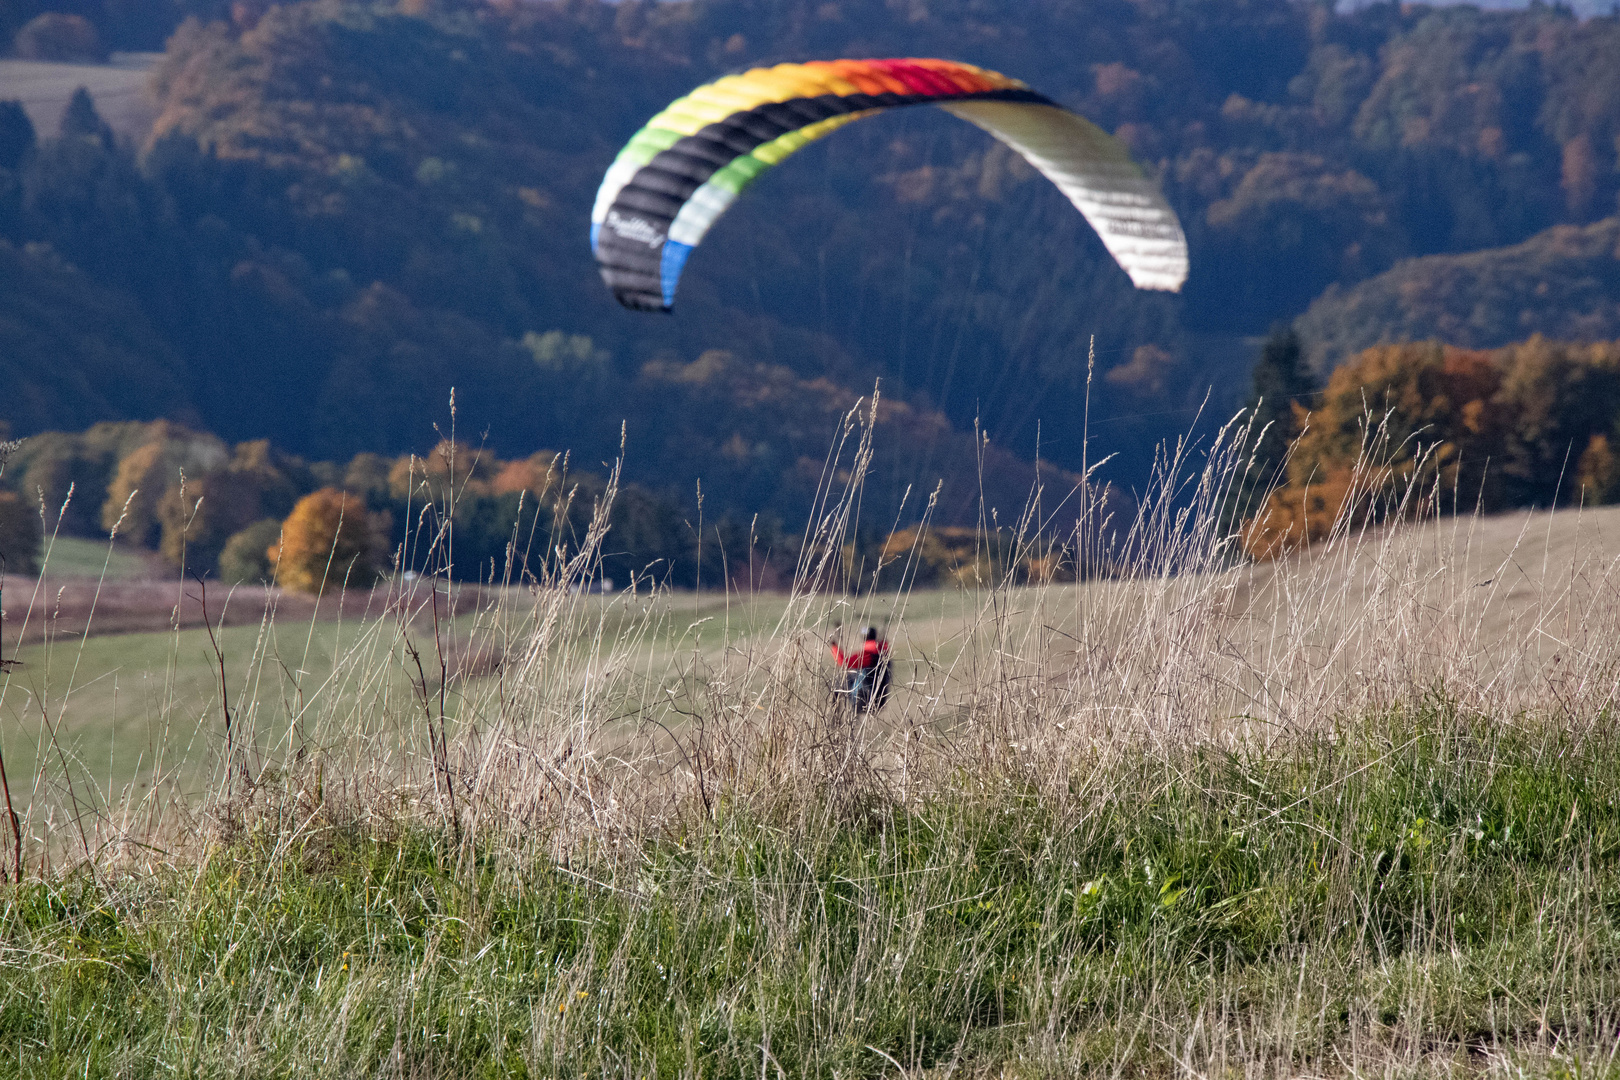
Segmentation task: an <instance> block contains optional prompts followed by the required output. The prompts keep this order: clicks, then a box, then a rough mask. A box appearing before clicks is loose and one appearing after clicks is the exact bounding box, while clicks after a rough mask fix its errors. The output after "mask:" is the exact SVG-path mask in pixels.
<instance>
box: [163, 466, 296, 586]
mask: <svg viewBox="0 0 1620 1080" xmlns="http://www.w3.org/2000/svg"><path fill="white" fill-rule="evenodd" d="M302 471H303V463H302V462H301V461H299V460H298V459H296V458H289V457H287V456H285V455H282V454H278V453H276V452H275V451H274V450H273V449H271V447H270V444H269V442H268V441H265V440H262V439H261V440H256V441H254V442H245V443H242V444H240V445H239V446H237V447H236V451H235V454H234V455H233V456H232V458H231V460H230V461H229V462H227V463H226V464H225V466H224V467H223V468H220V469H215V470H213V471H210V472H206V473H203V474H201V475H199V476H196V477H193V478H191V479H189V480H188V482H187V484H186V486H185V489H184V491H182V490H181V488H180V486H179V485H174V486H172V487H170V488H169V490H168V491H167V492H166V493H165V494H164V496H163V498H162V499H161V500H160V502H159V503H158V519H159V521H160V522H161V523H162V528H163V537H162V541H161V543H160V546H159V550H160V551H162V552H163V556H164V558H166V559H168V561H169V562H170V563H172V564H173V565H175V566H182V565H185V566H189V567H191V568H193V569H195V570H198V571H208V570H212V569H213V568H214V566H215V564H216V561H217V560H218V559H219V557H220V553H221V552H222V551H223V550H224V548H225V544H226V542H227V541H228V540H229V539H230V538H231V537H232V536H234V535H235V534H236V533H238V532H240V531H242V530H243V529H245V528H247V527H248V526H249V525H251V524H253V523H254V522H256V521H260V520H262V519H264V518H275V519H276V520H278V521H279V520H280V519H281V518H282V517H284V516H285V515H286V514H287V513H288V512H289V511H291V510H292V508H293V503H294V502H295V501H296V500H297V498H298V494H299V491H298V485H297V484H296V482H295V480H294V478H293V477H292V476H290V475H289V473H299V472H302ZM311 486H313V485H311ZM304 490H308V488H305V489H304ZM262 546H263V545H261V547H262ZM260 554H261V555H262V554H263V552H262V551H261V553H260Z"/></svg>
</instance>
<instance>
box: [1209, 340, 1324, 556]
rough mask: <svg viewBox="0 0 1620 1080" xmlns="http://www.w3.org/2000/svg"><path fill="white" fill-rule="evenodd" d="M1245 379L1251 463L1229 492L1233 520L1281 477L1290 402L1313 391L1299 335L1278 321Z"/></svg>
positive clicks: (1304, 401)
mask: <svg viewBox="0 0 1620 1080" xmlns="http://www.w3.org/2000/svg"><path fill="white" fill-rule="evenodd" d="M1251 380H1252V382H1251V385H1252V389H1251V390H1250V392H1249V400H1248V403H1247V407H1248V408H1249V410H1250V411H1251V412H1252V414H1253V416H1254V428H1253V431H1254V442H1253V448H1254V464H1253V465H1252V466H1251V467H1250V468H1249V470H1248V472H1247V473H1246V474H1245V475H1244V477H1243V479H1242V482H1241V483H1239V484H1238V485H1237V486H1236V488H1235V490H1234V492H1233V495H1234V498H1233V500H1232V508H1231V513H1230V514H1229V515H1228V516H1229V518H1231V519H1232V521H1233V523H1234V524H1236V523H1237V522H1239V521H1242V520H1246V519H1248V518H1250V517H1252V516H1254V514H1255V512H1256V511H1258V510H1259V508H1260V503H1261V501H1263V500H1264V498H1265V494H1266V491H1267V490H1268V489H1269V488H1270V487H1272V485H1273V484H1274V483H1276V482H1280V481H1281V471H1282V467H1283V463H1284V461H1285V460H1286V459H1287V456H1288V448H1289V446H1290V445H1291V444H1292V443H1293V441H1294V439H1295V438H1297V437H1298V436H1299V427H1298V424H1297V422H1296V421H1295V418H1294V406H1295V405H1296V404H1297V405H1300V406H1303V407H1309V406H1310V403H1311V396H1312V395H1313V394H1314V393H1315V392H1316V391H1317V390H1318V389H1319V387H1318V384H1317V381H1316V378H1315V377H1314V375H1313V374H1312V372H1311V370H1310V368H1309V367H1307V366H1306V363H1305V350H1304V349H1303V348H1302V347H1301V346H1300V341H1299V335H1298V334H1296V333H1295V332H1294V329H1293V327H1291V326H1288V325H1286V324H1283V323H1278V324H1277V325H1275V326H1273V327H1272V328H1271V333H1270V334H1268V335H1267V336H1266V341H1265V344H1264V345H1262V346H1261V348H1260V358H1259V359H1258V360H1257V361H1256V362H1255V365H1254V372H1253V374H1252V376H1251Z"/></svg>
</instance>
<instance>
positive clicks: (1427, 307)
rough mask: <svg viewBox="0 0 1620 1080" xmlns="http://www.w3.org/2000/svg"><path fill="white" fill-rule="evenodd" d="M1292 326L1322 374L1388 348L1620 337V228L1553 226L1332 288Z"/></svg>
mask: <svg viewBox="0 0 1620 1080" xmlns="http://www.w3.org/2000/svg"><path fill="white" fill-rule="evenodd" d="M1295 325H1296V327H1297V328H1298V330H1299V333H1300V336H1301V337H1303V338H1304V339H1305V340H1306V341H1307V342H1309V343H1310V345H1309V351H1310V353H1311V359H1312V362H1313V363H1314V365H1315V366H1316V367H1317V368H1318V370H1322V371H1326V370H1328V369H1331V368H1332V367H1334V366H1335V365H1337V364H1339V363H1341V362H1343V361H1344V360H1346V359H1347V358H1349V357H1351V356H1353V355H1355V354H1356V353H1358V352H1360V351H1361V350H1362V349H1365V348H1367V347H1369V346H1371V345H1379V344H1384V343H1386V342H1400V341H1424V340H1430V339H1433V340H1438V341H1445V342H1448V343H1450V344H1454V345H1461V346H1465V347H1468V348H1475V349H1489V348H1497V347H1500V346H1503V345H1506V344H1508V343H1509V342H1511V341H1516V340H1518V339H1520V338H1524V337H1528V336H1529V335H1531V334H1542V335H1544V336H1546V337H1550V338H1559V339H1563V340H1572V341H1602V340H1608V339H1612V338H1616V337H1620V218H1606V219H1604V220H1603V221H1599V222H1596V223H1594V224H1592V225H1588V226H1585V227H1578V226H1570V225H1560V226H1556V227H1554V228H1552V229H1549V230H1547V231H1546V232H1543V233H1537V234H1536V235H1535V236H1533V237H1531V238H1530V239H1529V240H1526V241H1525V242H1524V243H1522V244H1515V245H1513V246H1511V247H1504V248H1492V249H1489V250H1486V251H1476V252H1469V253H1468V254H1465V255H1431V256H1428V257H1426V258H1422V259H1410V260H1406V261H1404V262H1401V263H1399V264H1397V265H1396V266H1395V267H1394V268H1392V269H1390V270H1388V271H1386V272H1385V273H1382V274H1379V275H1378V276H1377V277H1374V278H1370V279H1368V280H1367V281H1364V282H1362V283H1361V284H1359V285H1356V286H1355V287H1354V288H1350V289H1338V288H1330V289H1329V290H1328V291H1327V292H1326V293H1325V294H1323V295H1322V296H1321V297H1320V298H1319V299H1317V300H1316V301H1315V302H1314V303H1312V304H1311V306H1310V308H1309V309H1308V310H1307V311H1306V312H1305V314H1304V315H1301V316H1300V317H1299V319H1298V320H1297V322H1296V323H1295Z"/></svg>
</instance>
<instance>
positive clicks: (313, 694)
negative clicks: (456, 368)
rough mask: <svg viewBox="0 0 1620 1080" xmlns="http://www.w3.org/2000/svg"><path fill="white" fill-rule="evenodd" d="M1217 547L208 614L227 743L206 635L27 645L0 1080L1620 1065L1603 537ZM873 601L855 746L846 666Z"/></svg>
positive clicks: (1610, 596)
mask: <svg viewBox="0 0 1620 1080" xmlns="http://www.w3.org/2000/svg"><path fill="white" fill-rule="evenodd" d="M1205 482H1206V483H1207V482H1208V480H1207V478H1206V480H1205ZM1195 511H1196V506H1195ZM1418 516H1419V517H1421V516H1422V515H1421V514H1419V515H1418ZM1156 520H1158V521H1161V522H1162V521H1166V520H1169V521H1171V524H1170V525H1159V524H1155V521H1156ZM1214 520H1215V519H1214V518H1213V516H1211V517H1209V518H1208V519H1207V521H1206V520H1204V519H1200V518H1197V517H1194V518H1193V519H1191V522H1190V523H1189V519H1187V518H1182V519H1181V520H1180V521H1179V523H1177V522H1175V521H1174V519H1171V518H1168V517H1161V518H1158V519H1155V518H1154V517H1153V516H1152V513H1151V508H1149V509H1148V510H1146V511H1144V515H1143V518H1142V519H1141V520H1140V521H1139V532H1138V533H1136V534H1133V535H1134V536H1135V539H1134V540H1132V541H1131V542H1130V544H1134V545H1135V546H1134V548H1132V547H1131V546H1130V544H1127V550H1134V551H1136V552H1137V554H1136V555H1135V556H1134V558H1135V560H1136V561H1135V562H1134V563H1133V564H1132V565H1131V567H1130V569H1129V572H1128V573H1124V574H1119V573H1117V572H1116V573H1115V576H1113V577H1111V578H1109V579H1106V580H1091V581H1086V582H1081V583H1067V584H1050V585H1039V584H1017V583H1015V582H1014V581H1012V580H1011V579H1007V580H1004V581H1001V582H996V583H991V584H988V585H987V586H986V587H984V588H981V589H963V590H950V591H938V592H920V591H910V590H900V591H896V592H892V593H882V592H879V593H875V594H872V595H871V596H870V598H867V597H857V596H854V595H852V594H849V593H846V592H844V591H842V590H826V589H817V588H811V587H809V585H808V584H802V585H801V587H800V588H799V589H797V590H796V591H795V592H793V593H792V594H784V595H754V596H738V595H732V596H729V597H728V596H724V595H715V594H703V595H692V594H680V593H666V592H655V593H653V594H651V595H647V594H640V595H636V596H625V595H620V596H616V597H601V596H592V595H588V594H581V593H577V592H575V591H573V590H572V589H571V588H570V587H569V585H568V583H569V581H571V580H577V576H575V575H577V573H578V570H579V567H580V566H581V565H584V564H582V563H578V562H576V563H575V564H574V569H573V570H569V571H567V572H565V573H560V574H559V575H558V576H557V577H556V578H555V579H554V580H551V581H548V582H542V583H541V584H540V585H539V586H537V587H535V588H532V589H522V590H507V591H492V592H490V593H488V594H482V595H481V596H480V600H479V606H478V607H477V608H476V610H466V611H464V612H463V613H462V614H461V615H459V616H458V617H457V618H455V619H449V618H443V619H441V620H439V622H438V625H437V632H435V629H434V626H435V624H434V620H433V619H432V618H431V614H432V609H433V603H434V602H433V601H432V599H431V596H432V593H431V589H432V588H433V585H432V583H428V582H422V583H419V584H418V586H417V587H416V588H415V590H414V591H403V592H401V593H400V594H399V595H397V596H394V595H393V594H390V595H391V597H392V599H390V600H389V604H390V605H391V606H390V607H389V608H388V609H387V611H386V613H385V614H384V615H383V616H382V617H372V618H369V619H345V620H343V621H341V622H339V621H322V620H316V619H314V618H310V619H307V620H306V619H297V620H293V619H287V620H282V619H281V618H279V617H278V618H276V619H273V620H270V621H268V622H267V623H265V625H264V626H263V627H258V626H248V625H242V626H232V627H225V628H223V629H222V630H221V631H219V632H218V635H217V639H216V640H217V641H218V643H219V646H220V651H221V652H222V653H223V654H224V666H225V676H226V677H225V687H226V692H227V695H228V697H229V701H230V706H229V708H230V715H231V730H230V732H229V733H228V734H227V731H226V725H225V706H224V704H223V703H222V702H221V700H220V697H219V691H220V683H219V664H220V659H219V655H218V654H216V653H215V651H214V649H213V646H212V644H211V643H210V642H209V638H208V635H207V633H206V632H205V631H201V630H189V629H188V630H179V631H174V632H170V633H167V634H137V635H120V636H107V637H92V638H89V639H87V640H73V639H63V640H59V641H53V642H50V643H48V644H41V645H35V646H29V647H27V648H25V649H23V650H22V651H21V652H20V653H18V657H17V658H18V659H19V660H21V661H22V663H21V665H20V666H18V667H17V668H16V669H15V670H13V671H12V672H11V674H10V676H9V682H8V683H7V684H6V687H5V691H4V693H5V696H4V698H3V699H0V710H3V721H0V722H3V723H4V724H5V728H4V732H3V734H4V737H5V740H6V741H5V745H4V750H5V753H6V761H7V766H8V770H9V773H10V776H11V777H12V784H13V787H14V791H16V792H17V793H18V796H19V798H18V806H19V810H20V811H21V812H22V825H23V828H24V833H25V835H24V843H23V849H22V850H23V854H24V855H25V857H26V858H25V866H24V870H25V881H24V882H23V883H22V884H20V885H11V886H7V887H6V891H5V892H4V893H3V894H0V895H3V902H0V940H3V941H4V942H5V946H4V948H3V949H0V1030H4V1031H5V1033H6V1036H7V1040H8V1043H9V1044H10V1045H12V1046H15V1048H16V1051H15V1058H14V1059H8V1060H15V1061H16V1063H17V1064H16V1066H15V1071H16V1072H17V1073H18V1074H19V1075H30V1076H63V1077H66V1076H69V1075H73V1076H157V1075H160V1074H163V1075H167V1074H171V1073H183V1074H186V1075H194V1076H215V1075H218V1076H225V1075H230V1076H244V1075H246V1076H258V1075H262V1076H285V1075H307V1076H353V1075H360V1074H365V1075H380V1076H401V1077H405V1076H412V1077H415V1076H434V1077H440V1076H456V1077H459V1076H468V1077H483V1076H561V1075H570V1076H575V1075H578V1076H593V1077H594V1076H601V1077H623V1076H638V1077H643V1076H644V1077H652V1076H756V1075H763V1076H768V1077H788V1076H793V1077H797V1076H826V1077H834V1076H840V1077H845V1076H895V1077H901V1076H904V1077H914V1076H929V1077H941V1078H942V1077H946V1076H1073V1075H1098V1076H1101V1075H1108V1076H1121V1075H1142V1074H1148V1075H1164V1076H1177V1075H1197V1076H1210V1075H1217V1074H1218V1075H1222V1076H1226V1075H1233V1076H1235V1075H1243V1076H1270V1075H1276V1076H1295V1075H1313V1076H1327V1075H1333V1076H1341V1075H1342V1076H1361V1075H1372V1074H1377V1075H1380V1076H1459V1075H1502V1076H1522V1075H1558V1076H1587V1075H1611V1074H1614V1073H1615V1072H1616V1071H1617V1058H1616V1055H1617V1053H1620V1011H1617V1010H1616V1008H1615V1006H1614V1004H1613V1003H1614V1002H1615V1001H1620V982H1617V978H1620V977H1617V975H1616V972H1620V905H1617V904H1616V902H1615V897H1616V896H1620V876H1617V874H1616V872H1615V869H1614V855H1615V853H1616V851H1617V850H1620V741H1617V739H1616V736H1615V731H1614V723H1613V720H1614V702H1615V696H1616V693H1617V690H1620V626H1617V623H1620V579H1617V577H1616V573H1615V570H1616V567H1617V561H1616V558H1615V553H1614V548H1615V546H1616V543H1617V542H1620V511H1616V510H1600V511H1586V512H1581V511H1573V512H1561V513H1558V514H1546V513H1527V514H1519V515H1512V516H1508V517H1503V518H1497V519H1483V520H1481V519H1468V518H1462V519H1444V520H1439V521H1429V522H1428V523H1427V524H1404V525H1391V526H1387V527H1383V528H1378V529H1368V528H1361V527H1351V524H1352V523H1350V522H1346V523H1344V527H1343V528H1341V529H1339V530H1338V531H1337V532H1336V533H1335V534H1334V535H1333V536H1332V537H1331V538H1330V539H1329V540H1328V541H1327V542H1324V543H1322V544H1320V545H1318V546H1317V547H1315V548H1314V549H1312V550H1311V551H1309V552H1307V553H1304V554H1301V555H1298V556H1295V557H1292V558H1291V559H1289V560H1285V561H1282V562H1278V563H1272V564H1264V565H1251V564H1247V563H1242V562H1238V561H1235V560H1234V559H1233V558H1232V556H1231V552H1230V545H1229V543H1228V542H1227V541H1226V540H1225V539H1224V538H1223V537H1222V536H1221V535H1220V533H1219V531H1218V530H1217V529H1216V528H1215V527H1214V525H1213V522H1214ZM1201 522H1203V523H1201ZM838 528H839V527H838V526H837V524H836V523H835V525H834V526H833V527H832V529H831V531H830V534H829V535H830V537H831V541H830V542H829V540H828V538H827V537H826V536H821V537H817V538H816V539H815V542H814V543H813V544H812V549H811V550H812V553H813V552H814V551H816V550H821V551H824V552H826V553H828V554H827V558H828V559H832V558H834V556H835V555H836V552H838V551H839V550H841V547H840V546H839V545H838V543H837V540H838V538H839V536H840V533H839V532H838ZM822 565H823V566H828V565H835V564H834V563H832V562H824V563H823V564H822ZM902 569H903V568H902ZM824 577H825V575H824V574H823V573H822V571H821V570H818V569H817V567H816V566H815V565H813V560H812V563H807V565H806V567H805V572H804V573H803V574H802V575H801V583H808V582H811V581H814V580H818V579H824ZM866 622H876V623H878V624H880V625H883V626H885V627H887V629H888V631H889V634H890V636H891V638H892V639H893V641H894V643H895V650H896V654H897V656H898V658H899V660H898V662H897V677H896V684H897V690H896V694H895V696H894V699H893V700H892V701H891V702H890V704H889V707H888V708H887V709H886V710H885V711H884V712H883V714H882V715H881V716H876V717H863V716H855V715H852V714H851V713H850V711H849V710H848V709H847V707H846V706H845V705H843V704H841V703H839V702H837V701H835V700H834V698H833V695H832V694H831V693H830V688H831V675H832V671H831V665H830V662H829V660H828V659H827V656H826V646H825V639H826V637H827V636H828V634H829V633H831V632H833V631H834V629H835V628H837V627H842V628H843V630H844V632H847V631H848V630H849V629H850V628H852V627H856V626H859V625H861V624H864V623H866ZM441 657H442V666H441ZM419 661H420V666H418V662H419ZM41 706H43V708H41ZM70 779H71V781H72V783H71V784H69V783H68V781H69V780H70ZM142 785H144V787H143V786H142ZM126 791H127V793H128V796H127V797H125V795H124V793H125V792H126ZM12 850H13V849H12V848H11V847H9V846H7V845H6V844H5V843H4V838H3V837H0V852H4V853H6V854H7V855H8V856H9V854H10V853H11V852H12Z"/></svg>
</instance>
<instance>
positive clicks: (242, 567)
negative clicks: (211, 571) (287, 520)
mask: <svg viewBox="0 0 1620 1080" xmlns="http://www.w3.org/2000/svg"><path fill="white" fill-rule="evenodd" d="M280 542H281V522H279V521H277V520H276V519H275V518H265V519H264V520H263V521H255V522H254V523H253V524H252V525H249V526H248V527H247V528H245V529H243V530H242V531H241V532H239V533H236V534H235V535H233V536H232V537H231V538H230V539H229V540H227V541H225V549H224V550H223V551H221V552H220V553H219V579H220V580H221V581H223V582H224V583H225V584H227V585H253V584H257V583H258V582H261V581H262V582H267V583H268V582H269V581H271V580H272V579H273V578H274V577H275V572H276V564H275V563H273V562H271V561H270V549H271V548H273V547H275V546H276V545H277V544H279V543H280Z"/></svg>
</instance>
